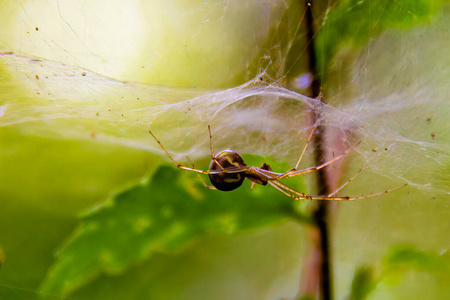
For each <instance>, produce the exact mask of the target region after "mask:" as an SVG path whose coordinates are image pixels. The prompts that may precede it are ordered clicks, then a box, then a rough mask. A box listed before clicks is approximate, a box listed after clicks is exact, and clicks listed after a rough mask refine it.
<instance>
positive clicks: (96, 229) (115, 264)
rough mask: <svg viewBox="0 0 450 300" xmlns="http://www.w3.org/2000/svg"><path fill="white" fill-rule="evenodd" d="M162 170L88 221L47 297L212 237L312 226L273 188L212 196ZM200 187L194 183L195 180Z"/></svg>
mask: <svg viewBox="0 0 450 300" xmlns="http://www.w3.org/2000/svg"><path fill="white" fill-rule="evenodd" d="M181 173H183V172H180V170H178V169H176V168H174V167H161V168H160V169H159V170H158V171H157V172H156V173H155V174H154V176H153V178H152V180H151V181H149V182H148V183H146V184H144V185H140V186H136V187H134V188H132V189H130V190H127V191H125V192H123V193H121V194H118V195H117V196H116V197H115V198H114V199H113V200H111V201H110V202H108V203H105V204H104V205H102V206H100V207H99V208H97V209H96V210H94V211H92V212H90V213H89V214H87V215H85V216H84V217H83V222H82V225H81V226H80V228H79V229H78V230H77V232H76V233H75V235H74V237H73V238H72V239H71V240H70V241H69V242H68V243H67V245H66V246H65V247H64V248H63V249H62V250H61V252H60V253H59V255H58V261H57V262H56V264H55V265H54V267H53V269H52V271H51V272H50V275H49V276H48V278H47V279H46V280H45V282H44V284H43V289H42V290H43V292H44V293H48V294H63V295H66V294H68V293H70V292H71V291H74V290H75V289H77V288H79V287H81V286H83V285H84V284H86V283H88V282H89V281H91V280H92V279H94V278H96V277H97V276H98V275H99V274H100V272H107V273H109V274H118V273H121V272H123V271H124V270H125V269H126V268H127V267H128V266H130V265H131V264H135V263H137V262H141V261H143V260H144V259H146V258H148V257H149V256H151V255H152V254H153V253H155V252H160V251H161V252H170V251H176V250H180V249H181V248H182V247H183V246H186V245H188V244H189V243H191V242H193V241H194V240H195V238H196V237H199V236H201V235H204V234H208V233H221V232H224V233H237V232H240V231H243V230H249V229H253V228H258V227H261V226H267V225H268V224H273V223H275V222H280V221H282V220H285V219H286V217H287V216H291V217H295V216H297V218H300V220H303V221H307V220H308V219H307V218H304V219H302V218H303V216H302V215H300V214H299V213H298V212H297V211H296V207H295V206H296V203H298V202H295V201H293V200H292V199H291V198H288V197H286V196H284V195H282V194H281V193H279V192H277V191H276V190H274V189H271V188H269V187H259V186H258V187H256V188H255V189H254V190H253V191H252V190H250V189H248V188H245V187H243V188H241V189H240V190H239V191H233V192H220V191H214V190H207V189H205V188H204V187H203V186H202V185H201V184H199V182H198V179H197V178H196V177H195V175H194V176H192V175H193V174H192V173H189V172H186V173H187V174H185V173H183V175H180V174H181ZM194 179H195V180H196V181H193V180H194Z"/></svg>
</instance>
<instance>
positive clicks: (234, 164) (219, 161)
mask: <svg viewBox="0 0 450 300" xmlns="http://www.w3.org/2000/svg"><path fill="white" fill-rule="evenodd" d="M246 168H247V165H246V164H245V163H244V160H243V159H242V157H241V156H240V155H239V154H237V153H236V151H234V150H230V149H227V150H223V151H221V152H219V153H218V154H217V155H216V156H215V157H214V158H213V159H212V160H211V163H210V164H209V171H213V172H214V173H210V174H209V180H210V181H211V183H212V185H213V186H214V187H215V188H216V189H218V190H220V191H232V190H235V189H237V188H238V187H240V186H241V185H242V183H243V182H244V179H245V177H246V175H245V171H242V172H233V173H229V172H227V171H233V170H241V169H242V170H245V169H246ZM224 171H225V172H224ZM215 172H218V173H215Z"/></svg>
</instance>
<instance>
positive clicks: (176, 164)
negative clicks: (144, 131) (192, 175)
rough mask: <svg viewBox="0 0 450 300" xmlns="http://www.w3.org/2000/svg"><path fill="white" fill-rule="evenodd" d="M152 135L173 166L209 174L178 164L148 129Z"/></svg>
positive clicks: (205, 172) (209, 172)
mask: <svg viewBox="0 0 450 300" xmlns="http://www.w3.org/2000/svg"><path fill="white" fill-rule="evenodd" d="M148 132H149V133H150V134H151V135H152V137H153V138H154V139H155V140H156V141H157V142H158V144H159V146H160V147H161V149H163V151H164V152H165V153H166V155H167V156H168V157H169V158H170V160H171V161H172V162H173V163H174V165H175V166H177V168H180V169H183V170H188V171H194V172H197V173H202V174H211V171H209V170H208V171H204V170H199V169H194V168H189V167H185V166H182V165H180V164H179V163H177V162H176V160H175V159H174V158H173V157H172V155H170V153H169V152H168V151H167V150H166V148H164V146H163V145H162V144H161V142H160V141H159V140H158V139H157V138H156V136H155V135H154V134H153V133H152V132H151V131H150V130H149V131H148Z"/></svg>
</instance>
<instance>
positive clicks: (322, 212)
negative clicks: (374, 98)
mask: <svg viewBox="0 0 450 300" xmlns="http://www.w3.org/2000/svg"><path fill="white" fill-rule="evenodd" d="M305 22H306V34H307V43H308V45H307V53H308V58H309V60H308V68H309V72H310V73H311V76H312V82H311V85H310V94H311V95H310V96H311V97H313V98H317V97H319V96H320V93H321V82H320V77H319V72H318V70H317V68H318V67H317V59H316V49H315V45H314V38H315V30H314V18H313V13H312V0H306V14H305ZM322 101H323V100H322ZM313 118H314V120H313V122H314V123H315V122H316V121H317V120H318V119H320V111H317V112H315V115H314V116H313ZM325 130H326V128H325V127H324V126H323V125H320V126H319V127H318V133H317V134H316V135H315V137H314V140H313V143H314V159H315V164H316V165H320V164H321V163H323V162H324V161H325V151H324V148H323V145H324V143H325V140H324V133H325ZM317 187H318V192H319V195H328V194H329V193H330V192H331V191H330V188H329V185H328V181H327V176H326V168H324V169H321V170H319V171H318V172H317ZM330 205H331V203H327V202H326V201H318V203H317V205H316V207H315V208H314V211H313V218H314V219H315V222H316V226H317V229H315V230H316V231H317V232H316V233H312V236H313V242H314V243H315V245H314V248H315V251H316V252H318V253H316V254H313V255H316V256H317V257H318V265H317V266H316V267H317V270H316V272H318V276H319V278H318V285H319V290H320V299H322V300H332V299H333V280H332V278H333V275H332V274H333V272H332V264H331V262H332V261H331V250H330V249H331V239H330V226H329V223H330V213H331V206H330Z"/></svg>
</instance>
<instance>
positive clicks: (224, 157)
mask: <svg viewBox="0 0 450 300" xmlns="http://www.w3.org/2000/svg"><path fill="white" fill-rule="evenodd" d="M314 129H315V127H314V128H313V130H311V133H310V135H309V137H308V140H307V142H306V144H305V146H304V148H303V152H302V153H301V155H300V158H299V159H298V161H297V164H296V165H295V167H294V168H292V169H291V170H289V171H287V172H284V173H276V172H273V171H272V169H271V168H270V166H269V165H268V164H266V163H264V164H263V165H262V166H261V167H250V166H247V165H246V164H245V163H244V160H243V159H242V157H241V156H240V155H239V154H237V153H236V151H234V150H230V149H227V150H223V151H221V152H219V153H218V154H217V155H214V150H213V145H212V136H211V128H210V126H208V131H209V141H210V146H211V158H212V159H211V163H210V164H209V169H208V170H200V169H195V168H194V167H192V168H190V167H186V166H183V165H180V164H179V163H177V162H176V161H175V159H174V158H173V157H172V155H170V153H169V152H168V151H167V150H166V148H164V146H163V145H162V144H161V142H160V141H159V140H158V139H157V138H156V136H155V135H154V134H153V133H152V132H151V131H150V130H149V133H150V134H151V135H152V136H153V138H154V139H155V140H156V141H157V142H158V144H159V145H160V146H161V149H162V150H163V151H164V152H165V153H166V155H167V156H168V157H169V158H170V160H171V161H172V162H173V163H174V164H175V165H176V166H177V167H178V168H180V169H183V170H187V171H193V172H197V173H199V174H205V175H206V174H207V175H208V176H209V179H210V181H211V183H212V185H213V186H208V185H206V184H205V182H203V183H204V184H205V187H207V188H209V189H217V190H220V191H232V190H235V189H237V188H238V187H240V186H241V185H242V183H243V182H244V180H245V178H248V179H249V180H250V181H252V185H251V186H252V187H253V184H255V183H256V184H260V185H267V184H269V185H270V186H272V187H273V188H275V189H277V190H278V191H280V192H281V193H283V194H285V195H286V196H288V197H291V198H293V199H295V200H299V199H307V200H331V201H335V200H357V199H364V198H369V197H375V196H379V195H382V194H386V193H389V192H392V191H394V190H397V189H399V188H402V187H404V186H406V185H407V184H404V185H401V186H398V187H395V188H393V189H390V190H386V191H383V192H378V193H374V194H370V195H366V196H359V197H348V196H341V197H339V196H336V194H337V193H338V192H339V191H340V190H342V189H343V188H344V187H345V186H346V185H347V184H348V183H350V182H351V181H352V180H353V179H354V178H355V177H356V175H358V174H356V175H355V176H353V177H352V178H350V179H349V180H348V181H347V182H345V183H344V184H343V185H342V186H341V187H339V188H338V189H337V190H335V191H334V192H332V193H331V194H329V195H320V196H312V195H307V194H305V193H303V192H300V191H297V190H295V189H293V188H291V187H290V186H288V185H286V184H284V183H282V182H280V181H279V180H280V179H282V178H289V177H294V176H299V175H303V174H307V173H311V172H314V171H317V170H320V169H322V168H325V167H326V166H329V165H331V164H332V163H334V162H336V161H338V160H340V159H342V158H343V157H345V156H346V155H347V154H348V153H349V152H350V151H351V150H352V149H353V148H354V147H355V146H357V145H358V144H359V143H357V144H355V145H353V146H352V147H350V148H348V149H347V150H346V151H344V152H343V153H342V154H340V155H337V156H335V157H334V158H332V159H330V160H329V161H327V162H324V163H322V164H321V165H318V166H315V167H310V168H306V169H303V170H298V169H297V168H298V166H299V164H300V161H301V160H302V157H303V155H304V154H305V150H306V147H307V145H308V143H309V142H310V141H311V138H312V136H313V133H314ZM360 172H361V171H360ZM358 173H359V172H358ZM200 178H201V177H200ZM202 181H203V179H202Z"/></svg>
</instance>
